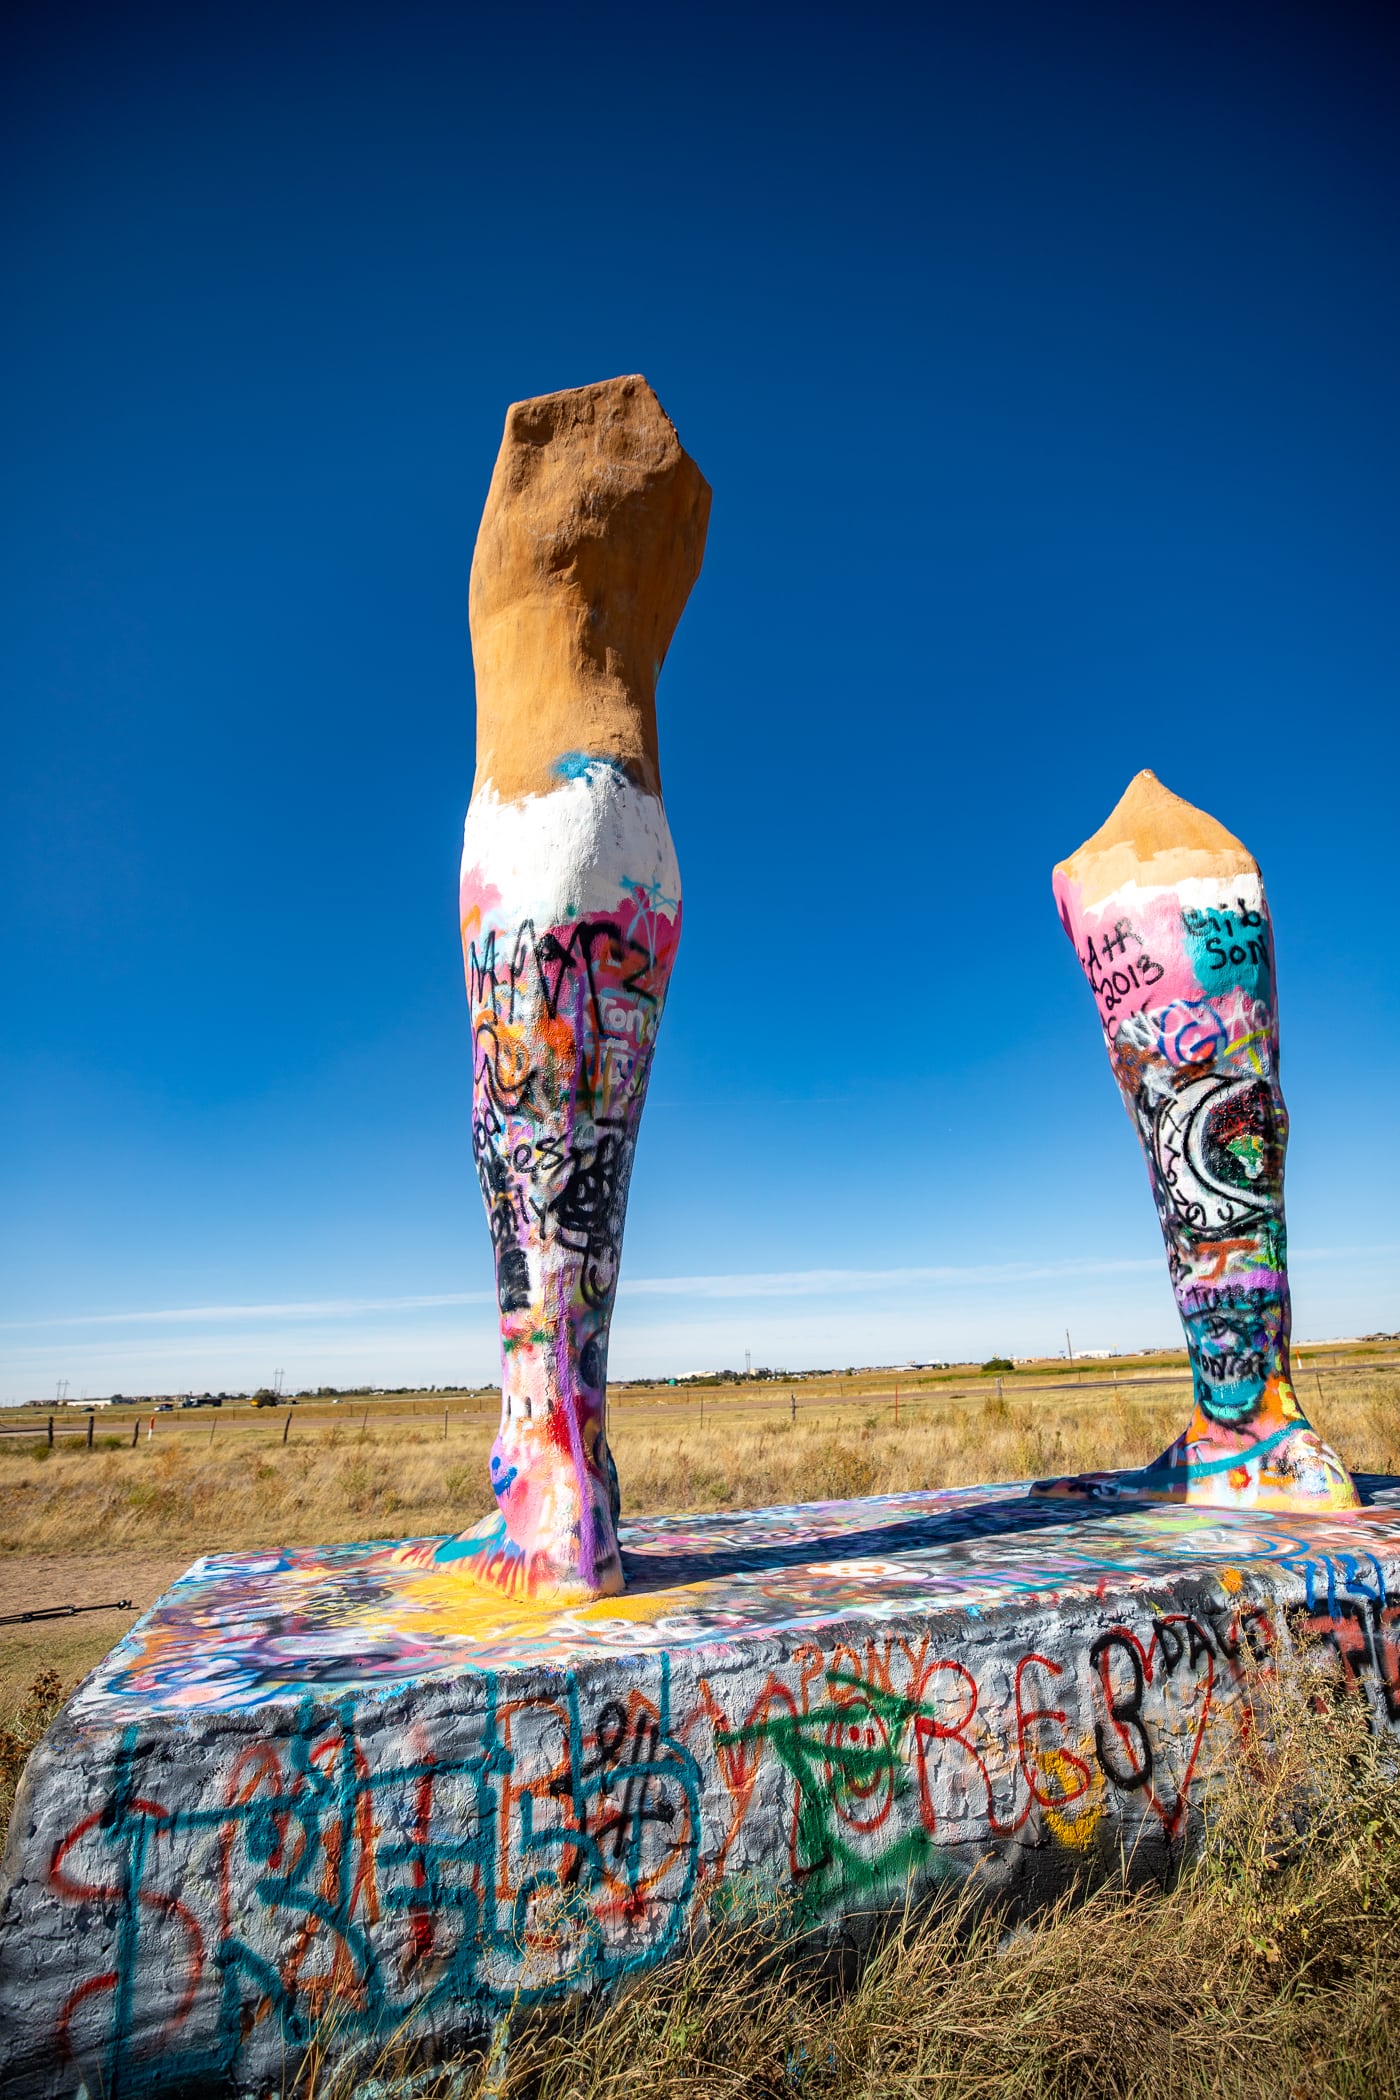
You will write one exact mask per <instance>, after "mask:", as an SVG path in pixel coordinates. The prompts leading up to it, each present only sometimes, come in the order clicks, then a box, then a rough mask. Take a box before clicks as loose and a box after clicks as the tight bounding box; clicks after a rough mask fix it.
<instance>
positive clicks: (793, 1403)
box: [788, 1393, 797, 1422]
mask: <svg viewBox="0 0 1400 2100" xmlns="http://www.w3.org/2000/svg"><path fill="white" fill-rule="evenodd" d="M788 1406H789V1407H790V1408H791V1409H792V1419H793V1421H794V1422H795V1421H796V1420H797V1395H796V1393H789V1394H788Z"/></svg>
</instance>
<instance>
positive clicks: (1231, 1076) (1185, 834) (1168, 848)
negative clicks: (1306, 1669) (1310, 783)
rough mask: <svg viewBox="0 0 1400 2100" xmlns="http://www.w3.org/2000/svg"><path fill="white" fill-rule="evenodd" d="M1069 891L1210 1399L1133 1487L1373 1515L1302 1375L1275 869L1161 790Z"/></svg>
mask: <svg viewBox="0 0 1400 2100" xmlns="http://www.w3.org/2000/svg"><path fill="white" fill-rule="evenodd" d="M1054 887H1055V898H1056V902H1057V903H1058V905H1059V909H1060V917H1061V919H1062V921H1063V923H1064V927H1065V931H1066V932H1067V933H1068V934H1069V936H1070V939H1071V940H1072V941H1073V942H1074V946H1075V951H1076V953H1077V954H1078V956H1079V960H1080V963H1081V965H1082V966H1083V969H1084V973H1085V975H1086V976H1087V978H1088V980H1089V984H1090V987H1091V989H1092V991H1093V994H1094V998H1095V1001H1096V1003H1097V1006H1098V1011H1099V1019H1100V1021H1101V1022H1102V1025H1103V1032H1104V1036H1105V1038H1106V1040H1107V1043H1108V1053H1109V1058H1110V1061H1111V1063H1112V1066H1113V1073H1114V1077H1115V1078H1116V1079H1117V1081H1118V1085H1119V1088H1120V1090H1121V1092H1122V1095H1123V1100H1124V1104H1125V1106H1126V1108H1127V1110H1128V1114H1129V1116H1130V1118H1131V1120H1132V1122H1133V1125H1134V1127H1135V1129H1136V1131H1137V1134H1138V1137H1139V1139H1140V1141H1141V1144H1142V1148H1143V1151H1144V1153H1145V1154H1146V1158H1147V1168H1148V1173H1149V1176H1150V1178H1151V1182H1152V1192H1153V1196H1154V1198H1155V1201H1156V1205H1157V1212H1158V1216H1159V1218H1160V1221H1161V1226H1162V1236H1163V1238H1164V1240H1165V1242H1166V1249H1167V1262H1168V1266H1169V1268H1170V1271H1171V1281H1172V1288H1173V1291H1174V1293H1175V1296H1176V1302H1177V1309H1178V1311H1179V1313H1180V1315H1181V1322H1182V1326H1183V1327H1184V1329H1185V1332H1186V1343H1187V1350H1188V1353H1189V1356H1190V1361H1191V1372H1192V1380H1193V1386H1194V1396H1193V1397H1194V1407H1193V1411H1192V1416H1191V1421H1190V1424H1189V1426H1188V1427H1187V1429H1186V1430H1185V1431H1184V1433H1183V1434H1182V1435H1181V1436H1180V1437H1178V1439H1177V1440H1176V1442H1175V1443H1174V1444H1172V1445H1171V1446H1170V1447H1169V1448H1168V1450H1167V1451H1165V1452H1164V1453H1163V1454H1162V1456H1161V1457H1160V1458H1159V1459H1157V1460H1156V1461H1155V1462H1154V1464H1153V1465H1151V1466H1149V1467H1147V1468H1145V1469H1144V1471H1143V1472H1141V1473H1139V1474H1137V1475H1130V1476H1127V1479H1126V1482H1125V1483H1124V1484H1126V1485H1128V1486H1130V1487H1132V1488H1134V1489H1136V1490H1137V1491H1138V1492H1142V1493H1146V1494H1149V1495H1161V1496H1165V1497H1167V1498H1168V1499H1171V1500H1180V1501H1184V1502H1187V1503H1193V1504H1201V1505H1204V1506H1207V1507H1212V1506H1216V1507H1226V1508H1241V1509H1259V1510H1275V1511H1306V1510H1319V1509H1351V1508H1354V1507H1355V1506H1356V1502H1357V1496H1356V1490H1355V1488H1354V1486H1353V1485H1352V1481H1351V1478H1350V1476H1349V1475H1348V1473H1347V1471H1346V1468H1345V1467H1344V1466H1343V1464H1342V1463H1341V1460H1340V1459H1339V1458H1338V1457H1337V1456H1336V1454H1335V1453H1334V1452H1332V1451H1331V1450H1329V1449H1328V1447H1327V1446H1326V1445H1325V1444H1324V1443H1323V1442H1322V1440H1321V1438H1320V1437H1319V1436H1318V1435H1317V1433H1316V1431H1315V1430H1314V1429H1312V1428H1311V1426H1310V1425H1309V1423H1308V1421H1307V1418H1306V1416H1305V1415H1304V1413H1303V1410H1302V1408H1301V1406H1300V1405H1299V1402H1298V1398H1297V1395H1296V1393H1295V1392H1294V1390H1293V1383H1292V1377H1291V1372H1290V1366H1289V1300H1288V1265H1287V1239H1286V1234H1285V1229H1284V1216H1283V1165H1284V1150H1285V1146H1286V1144H1287V1138H1288V1118H1287V1113H1286V1111H1285V1109H1284V1105H1283V1096H1282V1093H1281V1092H1280V1090H1279V1077H1278V1007H1277V1000H1276V994H1275V986H1274V944H1273V931H1272V927H1271V925H1270V920H1269V909H1268V904H1267V902H1266V900H1265V896H1264V885H1263V880H1262V877H1261V875H1260V872H1259V867H1258V864H1257V863H1256V861H1255V860H1254V859H1253V857H1252V855H1251V854H1250V853H1249V852H1248V851H1247V850H1246V849H1245V847H1244V846H1242V845H1241V844H1240V842H1239V840H1238V839H1236V838H1233V837H1232V836H1231V834H1230V833H1229V832H1228V831H1226V830H1225V828H1224V826H1223V825H1221V824H1218V823H1217V822H1216V821H1215V819H1214V818H1213V817H1209V816H1207V815H1206V814H1205V812H1204V811H1203V810H1199V809H1195V808H1193V807H1192V805H1191V804H1190V803H1189V802H1183V801H1182V800H1181V799H1180V798H1179V797H1178V796H1176V795H1173V794H1171V793H1170V792H1169V791H1168V790H1167V789H1166V788H1164V787H1163V786H1162V784H1161V783H1160V781H1158V780H1157V779H1156V778H1155V777H1154V776H1153V775H1152V774H1151V773H1147V772H1144V773H1139V774H1138V776H1137V778H1136V779H1135V780H1134V781H1133V782H1132V783H1131V785H1130V786H1129V788H1128V790H1127V793H1126V794H1125V795H1124V796H1123V799H1122V800H1121V802H1120V803H1119V804H1118V806H1117V808H1116V809H1115V810H1114V812H1113V814H1112V815H1111V816H1110V817H1109V819H1108V821H1107V823H1106V824H1105V825H1104V826H1103V827H1102V829H1101V830H1099V831H1096V832H1095V833H1094V836H1093V837H1092V838H1091V839H1088V840H1086V842H1085V844H1084V845H1082V846H1081V847H1080V848H1079V850H1078V852H1077V853H1073V854H1071V855H1070V857H1069V859H1068V860H1066V861H1063V862H1061V864H1060V865H1059V867H1057V868H1056V870H1055V876H1054ZM1094 1477H1095V1476H1091V1482H1089V1483H1085V1485H1086V1486H1088V1485H1091V1484H1092V1479H1093V1478H1094ZM1102 1484H1103V1485H1107V1477H1106V1476H1104V1477H1102ZM1059 1485H1060V1486H1061V1487H1062V1488H1064V1489H1068V1488H1070V1487H1071V1486H1072V1484H1071V1483H1068V1482H1066V1483H1060V1484H1059Z"/></svg>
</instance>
